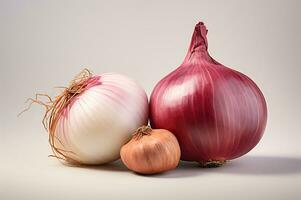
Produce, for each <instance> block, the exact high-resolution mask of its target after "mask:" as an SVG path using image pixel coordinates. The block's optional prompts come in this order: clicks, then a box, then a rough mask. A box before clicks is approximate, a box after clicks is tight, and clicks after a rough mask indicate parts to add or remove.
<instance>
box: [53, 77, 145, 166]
mask: <svg viewBox="0 0 301 200" xmlns="http://www.w3.org/2000/svg"><path fill="white" fill-rule="evenodd" d="M88 81H89V84H88V86H87V87H86V88H85V90H84V91H83V92H81V93H80V94H79V95H77V96H76V97H74V98H72V99H71V102H70V103H69V104H68V105H67V106H66V107H65V108H64V109H63V110H62V112H61V113H60V116H59V117H58V121H57V123H56V126H55V128H54V129H55V132H54V139H55V140H54V145H55V146H56V149H60V150H61V151H60V152H59V153H60V154H61V155H62V156H63V157H62V158H63V159H64V160H66V161H67V162H70V163H73V164H89V165H96V164H104V163H108V162H112V161H114V160H117V159H118V158H119V152H120V149H121V147H122V145H124V144H125V143H126V142H128V141H129V140H130V138H131V136H132V133H133V131H135V130H136V129H137V128H138V127H140V126H142V125H145V124H147V121H148V99H147V95H146V93H145V91H144V90H143V88H142V87H140V86H139V85H138V84H137V83H136V82H135V81H133V80H132V79H130V78H128V77H126V76H123V75H120V74H115V73H105V74H102V75H100V76H98V75H95V76H93V77H91V78H90V79H89V80H88ZM54 153H56V152H54Z"/></svg>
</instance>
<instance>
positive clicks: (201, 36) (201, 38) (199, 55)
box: [183, 22, 220, 65]
mask: <svg viewBox="0 0 301 200" xmlns="http://www.w3.org/2000/svg"><path fill="white" fill-rule="evenodd" d="M207 32H208V30H207V28H206V26H205V24H204V23H203V22H199V23H197V25H196V26H195V28H194V32H193V35H192V38H191V42H190V46H189V49H188V52H187V55H186V57H185V59H184V62H183V63H200V61H203V63H204V62H205V63H211V64H216V65H220V63H218V62H217V61H216V60H214V59H213V58H212V57H211V56H210V55H209V53H208V41H207V36H206V35H207Z"/></svg>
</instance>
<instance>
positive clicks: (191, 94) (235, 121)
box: [150, 22, 267, 163]
mask: <svg viewBox="0 0 301 200" xmlns="http://www.w3.org/2000/svg"><path fill="white" fill-rule="evenodd" d="M206 34H207V29H206V27H205V25H204V23H202V22H200V23H198V24H197V25H196V27H195V30H194V34H193V36H192V41H191V44H190V47H189V51H188V53H187V55H186V58H185V60H184V62H183V63H182V65H181V66H180V67H178V68H177V69H176V70H174V71H173V72H171V73H170V74H169V75H167V76H166V77H165V78H163V79H162V80H161V81H160V82H159V83H158V84H157V85H156V87H155V88H154V90H153V92H152V94H151V98H150V122H151V125H152V127H154V128H163V129H167V130H169V131H171V132H172V133H174V134H175V135H176V137H177V139H178V141H179V143H180V147H181V159H182V160H187V161H198V162H200V163H206V162H211V161H221V163H222V162H223V161H225V160H230V159H234V158H237V157H240V156H242V155H244V154H245V153H247V152H248V151H250V150H251V149H252V148H253V147H254V146H255V145H256V144H257V143H258V142H259V140H260V139H261V137H262V135H263V132H264V129H265V126H266V122H267V106H266V102H265V99H264V96H263V94H262V92H261V91H260V89H259V88H258V87H257V86H256V84H255V83H254V82H253V81H252V80H251V79H250V78H248V77H247V76H246V75H244V74H242V73H240V72H237V71H235V70H232V69H230V68H228V67H225V66H223V65H222V64H220V63H218V62H217V61H215V60H214V59H213V58H212V57H211V56H210V55H209V54H208V52H207V47H208V43H207V38H206Z"/></svg>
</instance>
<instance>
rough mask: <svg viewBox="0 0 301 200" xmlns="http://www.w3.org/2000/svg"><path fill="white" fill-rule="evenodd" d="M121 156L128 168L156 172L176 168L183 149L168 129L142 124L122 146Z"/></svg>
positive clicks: (143, 172)
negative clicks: (153, 127)
mask: <svg viewBox="0 0 301 200" xmlns="http://www.w3.org/2000/svg"><path fill="white" fill-rule="evenodd" d="M120 156H121V160H122V162H123V163H124V164H125V165H126V166H127V168H129V169H131V170H133V171H135V172H137V173H141V174H156V173H161V172H165V171H168V170H172V169H174V168H176V167H177V166H178V164H179V161H180V157H181V150H180V145H179V143H178V140H177V139H176V137H175V136H174V135H173V134H172V133H171V132H169V131H168V130H165V129H151V128H150V127H149V126H142V127H140V128H139V129H137V131H136V132H135V133H134V135H133V138H132V139H131V140H130V141H129V142H128V143H127V144H125V145H124V146H123V147H122V148H121V151H120Z"/></svg>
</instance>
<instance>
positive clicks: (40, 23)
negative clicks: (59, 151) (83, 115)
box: [0, 0, 301, 200]
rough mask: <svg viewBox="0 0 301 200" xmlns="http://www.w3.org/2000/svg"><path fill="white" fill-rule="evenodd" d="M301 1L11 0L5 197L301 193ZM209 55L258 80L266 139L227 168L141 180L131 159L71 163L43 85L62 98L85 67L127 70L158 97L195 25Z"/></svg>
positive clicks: (2, 125)
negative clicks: (61, 155)
mask: <svg viewBox="0 0 301 200" xmlns="http://www.w3.org/2000/svg"><path fill="white" fill-rule="evenodd" d="M300 8H301V1H297V0H290V1H285V0H283V1H278V0H277V1H262V0H253V1H246V0H237V1H234V0H227V1H216V0H213V1H212V0H211V1H209V0H208V1H201V0H198V1H189V0H187V1H175V0H173V1H162V0H161V1H138V0H137V1H90V0H88V1H64V0H63V1H50V0H49V1H29V0H27V1H25V0H0V83H1V84H0V91H1V99H0V113H1V115H0V199H68V198H72V199H83V198H86V199H145V200H146V199H174V200H175V199H209V198H210V199H284V198H285V199H301V192H300V188H301V155H300V153H301V147H300V141H301V133H300V124H301V117H300V113H301V108H300V102H301V90H300V86H301V81H300V73H301V65H300V64H301V62H300V53H301V39H300V36H301V12H300ZM200 20H201V21H203V22H205V24H206V26H207V28H208V30H209V31H208V41H209V52H210V54H211V55H212V57H214V58H215V59H216V60H218V61H219V62H221V63H223V64H225V65H227V66H230V67H232V68H233V69H236V70H238V71H240V72H243V73H244V74H246V75H248V76H249V77H251V78H252V79H253V80H254V81H255V82H256V83H257V84H258V86H259V87H260V88H261V90H262V91H263V93H264V95H265V97H266V100H267V103H268V111H269V112H268V124H267V128H266V131H265V134H264V137H263V138H262V140H261V142H260V143H259V144H258V145H257V146H256V147H255V149H253V150H252V151H251V152H250V153H249V154H247V155H246V156H244V157H242V158H239V159H236V160H233V161H232V162H229V163H228V164H227V165H225V166H224V167H221V168H217V169H202V168H199V167H198V165H197V164H194V163H184V162H182V163H181V164H180V167H179V168H178V169H177V170H174V171H171V172H168V173H165V174H162V175H155V176H150V177H147V176H139V175H137V174H134V173H132V172H130V171H128V170H127V169H126V168H125V167H124V166H123V165H122V163H120V162H119V161H118V162H115V163H113V164H110V165H105V166H100V167H89V168H75V167H67V166H64V165H62V164H61V163H60V162H58V161H57V160H56V159H53V158H49V157H47V156H48V155H49V154H51V151H50V148H49V145H48V142H47V133H46V132H45V130H44V129H43V127H42V124H41V118H42V116H43V112H44V110H43V108H41V107H39V106H34V107H32V109H31V110H30V111H29V112H27V113H25V114H24V115H22V116H21V117H19V118H18V117H17V114H18V112H20V111H21V110H22V109H23V108H24V107H25V106H26V104H24V101H25V100H26V98H28V97H32V96H33V95H34V94H35V93H37V92H43V93H48V94H50V95H55V94H57V92H58V90H57V89H54V87H55V86H65V85H67V84H68V82H69V81H70V80H71V79H72V78H73V76H74V75H76V74H77V73H78V72H79V71H80V70H81V69H83V68H84V67H88V68H89V69H91V70H92V71H93V72H95V73H97V74H101V73H104V72H118V73H122V74H125V75H128V76H130V77H132V78H133V79H135V80H136V81H137V82H139V83H140V84H141V85H142V86H143V87H144V88H145V90H146V92H147V94H148V95H149V94H150V93H151V91H152V89H153V87H154V86H155V84H156V83H157V82H158V81H159V80H160V79H161V78H163V77H164V76H165V75H167V74H168V73H169V72H171V71H172V70H173V69H175V68H176V67H178V66H179V65H180V64H181V62H182V61H183V59H184V56H185V55H186V51H187V48H188V45H189V42H190V39H191V35H192V32H193V29H194V26H195V24H196V23H197V22H198V21H200Z"/></svg>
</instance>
